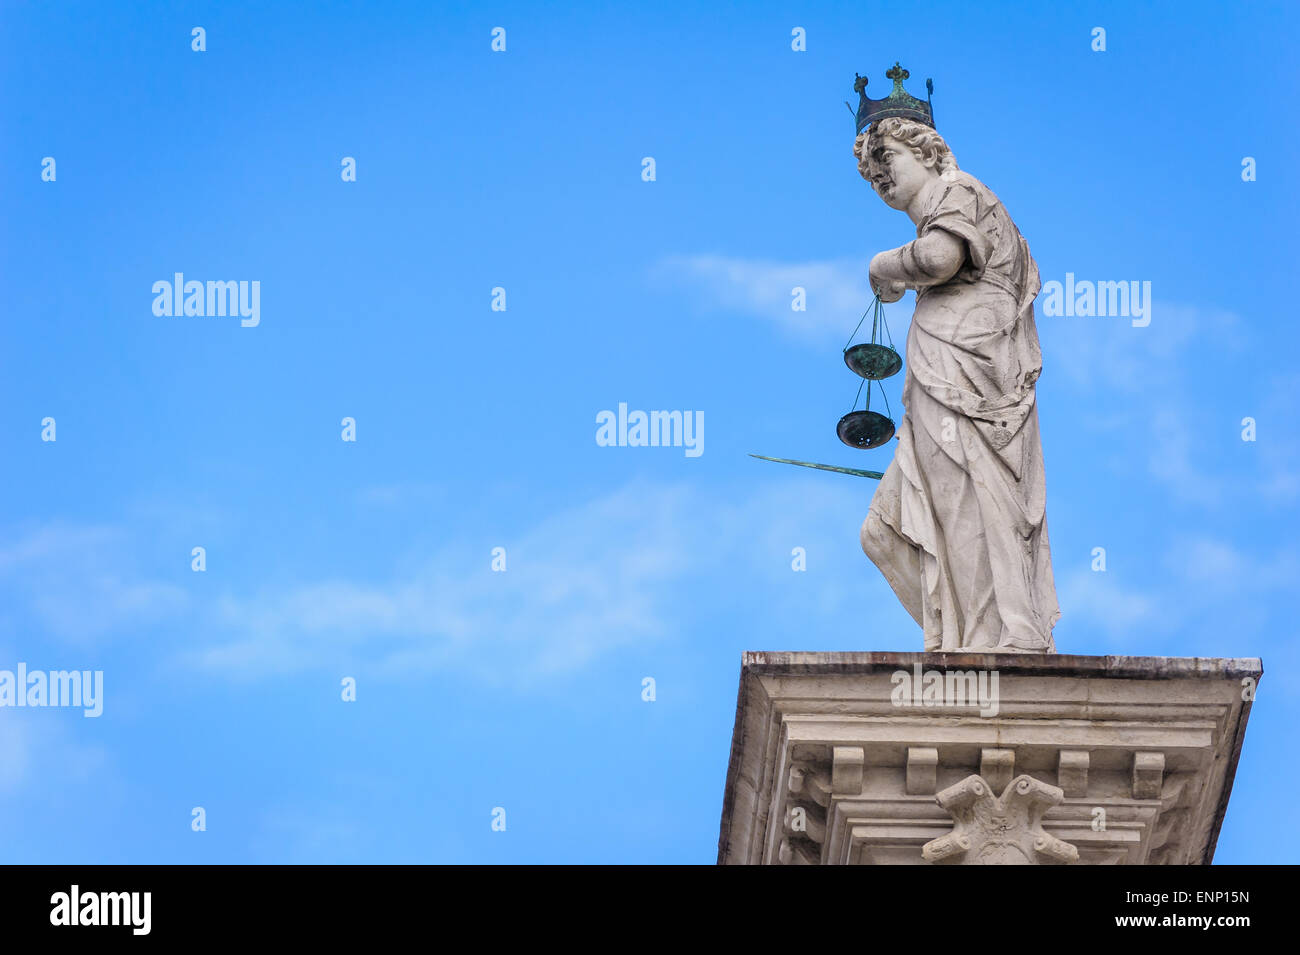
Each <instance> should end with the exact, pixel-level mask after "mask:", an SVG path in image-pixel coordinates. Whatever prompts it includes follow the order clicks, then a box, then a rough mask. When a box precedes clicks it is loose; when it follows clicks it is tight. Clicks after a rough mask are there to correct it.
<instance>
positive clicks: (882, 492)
mask: <svg viewBox="0 0 1300 955" xmlns="http://www.w3.org/2000/svg"><path fill="white" fill-rule="evenodd" d="M895 69H896V70H897V67H896V68H895ZM890 75H891V77H895V97H897V96H898V94H899V93H900V92H901V79H900V78H898V77H896V76H895V73H894V71H891V73H890ZM906 75H907V74H906V71H902V72H901V73H900V74H899V76H901V77H906ZM865 82H866V81H865V80H862V79H861V78H859V83H860V85H859V87H858V89H859V92H861V88H862V86H864V85H865ZM903 95H904V96H905V95H906V94H903ZM863 96H864V103H865V104H871V105H865V106H864V111H870V110H872V109H875V110H876V111H877V112H881V111H884V110H883V108H882V107H883V106H885V105H890V104H893V103H895V102H897V100H896V99H891V100H866V99H865V93H864V94H863ZM908 99H909V100H910V97H908ZM911 102H912V103H913V104H916V105H915V106H911V107H909V108H910V110H911V111H912V112H914V113H915V112H918V111H919V109H920V108H924V111H925V113H926V114H929V109H928V106H927V105H926V104H924V103H920V102H919V101H915V100H912V101H911ZM900 111H903V110H895V112H900ZM863 115H864V114H863V113H860V114H859V117H860V118H861V117H862V116H863ZM859 128H860V129H861V130H862V131H861V132H860V133H859V135H858V137H857V141H856V143H855V144H854V147H853V152H854V155H855V156H857V159H858V170H859V171H860V172H861V173H862V176H863V178H865V179H866V180H867V181H868V182H870V183H871V185H872V187H873V188H874V189H875V191H876V192H877V194H878V195H879V196H880V198H881V199H883V200H884V201H885V203H886V204H887V205H888V206H890V207H891V208H893V209H899V210H901V211H903V212H906V213H907V215H908V217H909V218H910V219H911V220H912V221H913V222H914V223H915V224H916V240H915V241H914V242H909V243H907V244H906V245H903V246H900V247H899V248H897V249H891V250H889V251H888V252H881V253H880V254H879V255H877V256H875V257H874V258H873V259H872V260H871V285H872V288H873V289H874V290H875V291H876V293H877V294H879V295H880V298H881V301H884V302H896V301H898V300H899V299H900V298H901V297H902V296H903V293H904V291H905V290H906V289H915V291H916V311H915V313H914V314H913V316H912V327H911V331H910V332H909V334H908V336H907V348H906V353H905V361H904V365H905V368H906V378H905V382H904V385H903V405H904V408H905V413H904V415H903V418H902V422H901V423H900V425H899V428H898V444H897V450H896V451H895V454H894V460H893V462H892V463H891V464H890V465H889V468H888V470H887V471H886V472H885V475H884V478H883V479H882V480H881V482H880V485H879V487H878V488H877V490H876V493H875V496H874V497H873V498H872V501H871V507H870V509H869V511H868V513H867V519H866V521H865V522H864V523H863V525H862V549H863V550H864V551H866V553H867V556H868V557H870V558H871V560H872V561H873V562H874V563H875V564H876V566H877V567H879V568H880V570H881V572H882V573H883V574H884V575H885V579H886V580H888V581H889V584H890V586H891V587H893V589H894V592H895V593H896V594H897V595H898V599H899V600H901V601H902V603H903V606H904V607H906V608H907V611H908V613H910V614H911V615H912V617H913V618H914V619H915V620H916V622H917V623H918V624H920V626H921V628H922V630H923V632H924V638H925V649H926V650H927V651H938V650H943V651H988V652H993V651H997V652H1039V653H1054V652H1055V650H1056V647H1055V644H1054V643H1053V641H1052V627H1053V625H1054V624H1055V623H1056V621H1057V619H1058V618H1059V617H1060V610H1059V609H1058V607H1057V602H1056V587H1055V585H1054V583H1053V580H1052V563H1051V553H1050V550H1049V547H1048V541H1047V518H1046V515H1045V510H1044V503H1045V497H1046V490H1045V485H1044V479H1043V454H1042V446H1041V444H1040V442H1039V436H1038V412H1037V409H1036V407H1035V405H1034V382H1035V381H1037V380H1038V376H1039V374H1040V372H1041V371H1042V357H1041V354H1040V352H1039V348H1038V333H1037V331H1036V329H1035V326H1034V297H1035V296H1036V295H1037V294H1038V290H1039V279H1038V267H1037V266H1036V265H1035V264H1034V260H1033V258H1032V257H1031V256H1030V254H1029V246H1028V245H1027V244H1026V243H1025V240H1024V239H1023V238H1022V237H1021V235H1020V232H1019V231H1018V230H1017V229H1016V226H1015V223H1013V222H1012V221H1011V217H1010V216H1009V215H1007V211H1006V209H1005V208H1004V207H1003V205H1002V203H1001V202H999V201H998V198H997V196H995V195H994V194H993V193H992V192H991V191H990V190H989V189H988V187H986V186H985V185H984V184H983V183H981V182H980V181H979V180H978V179H975V178H974V177H973V176H970V175H968V174H967V173H964V172H961V171H960V170H958V168H957V162H956V160H955V159H954V158H953V155H952V152H951V150H949V148H948V145H947V143H945V142H944V140H943V138H942V137H941V136H940V135H939V134H938V133H937V132H936V131H935V130H934V129H933V128H932V127H931V126H930V125H928V124H927V123H925V122H918V121H916V120H913V119H908V118H901V117H899V116H897V115H894V116H885V117H884V118H877V119H875V120H874V121H872V122H871V123H870V126H869V127H866V128H863V126H862V124H861V123H859Z"/></svg>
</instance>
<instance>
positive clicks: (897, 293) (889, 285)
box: [871, 272, 907, 305]
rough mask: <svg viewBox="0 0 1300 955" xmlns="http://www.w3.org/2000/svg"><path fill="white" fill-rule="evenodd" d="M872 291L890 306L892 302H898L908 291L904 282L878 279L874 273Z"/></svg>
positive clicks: (872, 274) (872, 275)
mask: <svg viewBox="0 0 1300 955" xmlns="http://www.w3.org/2000/svg"><path fill="white" fill-rule="evenodd" d="M871 291H873V292H875V293H876V294H877V295H879V296H880V300H881V301H882V302H884V303H885V304H886V305H888V304H889V303H890V302H897V301H898V300H899V299H900V298H902V297H903V293H904V292H906V291H907V286H906V285H904V284H903V283H902V282H895V281H893V280H892V279H887V278H883V277H878V276H877V275H876V274H875V273H874V272H872V273H871Z"/></svg>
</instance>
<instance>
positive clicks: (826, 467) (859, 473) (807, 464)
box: [750, 454, 885, 481]
mask: <svg viewBox="0 0 1300 955" xmlns="http://www.w3.org/2000/svg"><path fill="white" fill-rule="evenodd" d="M750 457H751V458H758V459H759V460H762V461H775V462H776V463H777V464H797V465H799V467H801V468H816V469H817V470H819V471H835V472H837V473H839V474H852V475H854V476H855V477H864V478H871V479H872V480H875V481H879V480H880V479H881V478H883V477H884V476H885V475H884V474H882V473H881V472H879V471H864V470H862V469H861V468H840V467H836V466H835V465H833V464H816V463H814V462H812V461H794V460H791V459H790V458H769V457H768V456H767V455H766V454H751V455H750Z"/></svg>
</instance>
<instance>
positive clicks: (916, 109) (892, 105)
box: [844, 61, 934, 133]
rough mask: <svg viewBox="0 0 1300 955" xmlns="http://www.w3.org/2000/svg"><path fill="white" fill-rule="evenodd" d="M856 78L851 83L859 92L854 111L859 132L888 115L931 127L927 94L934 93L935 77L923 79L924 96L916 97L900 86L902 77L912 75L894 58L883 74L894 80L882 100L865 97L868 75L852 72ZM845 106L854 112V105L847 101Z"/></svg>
mask: <svg viewBox="0 0 1300 955" xmlns="http://www.w3.org/2000/svg"><path fill="white" fill-rule="evenodd" d="M853 75H854V77H856V79H855V80H854V82H853V91H854V92H855V93H857V94H858V97H859V99H858V111H857V113H856V114H854V118H855V119H856V121H857V130H856V131H857V132H859V133H860V132H862V131H863V130H864V129H866V128H867V127H868V126H870V125H871V124H872V123H874V122H876V120H880V119H888V118H890V117H891V116H897V117H898V118H900V119H910V120H915V121H916V122H918V123H924V124H925V125H927V126H929V127H930V128H931V129H934V109H933V107H932V106H931V105H930V96H932V95H933V94H934V80H926V81H925V92H926V98H925V99H924V100H919V99H917V98H916V97H915V96H913V95H911V94H910V93H908V92H907V90H905V89H903V80H905V79H907V78H908V77H909V76H910V75H911V74H910V73H908V72H907V70H905V69H903V68H902V67H901V66H899V65H898V62H897V61H895V62H894V65H893V67H891V68H890V69H889V70H888V71H887V72H886V73H885V76H886V77H888V78H889V79H891V80H893V81H894V88H893V89H892V90H890V92H889V95H888V96H886V97H885V98H884V99H871V98H870V97H868V96H867V78H866V77H865V76H859V75H858V74H857V73H854V74H853ZM844 105H845V106H848V107H849V112H850V113H852V112H853V107H852V106H849V104H848V103H847V102H846V103H845V104H844Z"/></svg>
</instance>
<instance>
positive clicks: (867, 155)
mask: <svg viewBox="0 0 1300 955" xmlns="http://www.w3.org/2000/svg"><path fill="white" fill-rule="evenodd" d="M886 136H889V137H891V138H893V139H896V140H898V141H899V142H900V143H902V144H903V145H904V146H906V147H907V148H908V149H910V150H912V154H913V155H915V156H916V158H917V161H918V162H920V163H921V164H923V165H926V166H933V167H934V169H935V171H936V172H938V173H940V174H943V173H945V172H948V171H949V170H956V169H957V160H956V158H954V157H953V154H952V150H951V149H949V148H948V144H947V143H946V142H944V141H943V137H942V136H940V135H939V134H938V133H936V132H935V131H934V130H933V129H931V128H930V127H929V126H926V125H925V124H923V123H917V122H913V121H912V120H910V119H901V118H899V117H897V116H891V117H889V118H888V119H881V120H877V121H876V122H874V123H872V124H871V127H870V128H869V129H868V130H867V131H866V132H862V133H858V138H857V139H856V140H854V142H853V155H854V156H856V157H857V158H858V172H859V173H860V174H861V176H862V178H863V179H865V180H867V182H870V181H871V154H872V153H874V152H875V151H876V150H877V149H879V148H880V145H881V140H882V139H884V138H885V137H886Z"/></svg>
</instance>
